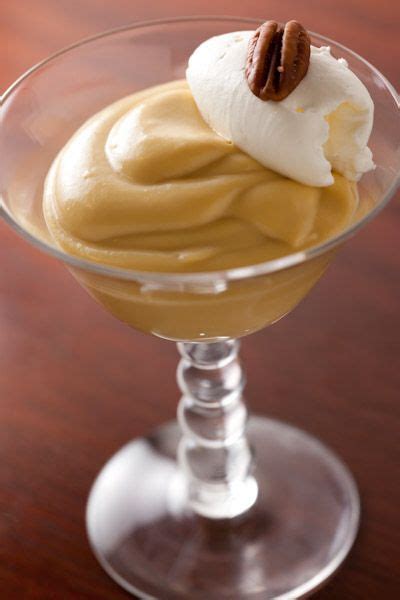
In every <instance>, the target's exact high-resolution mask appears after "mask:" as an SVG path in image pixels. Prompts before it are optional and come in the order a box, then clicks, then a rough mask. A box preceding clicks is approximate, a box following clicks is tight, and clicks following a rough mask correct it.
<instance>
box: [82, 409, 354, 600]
mask: <svg viewBox="0 0 400 600" xmlns="http://www.w3.org/2000/svg"><path fill="white" fill-rule="evenodd" d="M247 432H248V439H249V440H250V443H251V446H252V447H253V448H254V451H255V462H256V465H257V468H256V472H255V476H256V479H257V481H258V484H259V494H258V498H257V501H256V503H255V505H254V506H253V507H252V508H251V509H250V510H249V511H248V512H246V513H244V514H243V515H241V516H239V517H235V518H234V519H223V520H217V519H207V518H204V517H201V516H198V515H196V514H194V513H193V511H192V510H191V509H190V508H189V507H188V503H187V495H186V486H185V482H184V479H183V476H182V475H181V472H180V470H179V469H178V466H177V463H176V462H175V461H176V452H177V446H178V442H179V439H180V436H181V433H180V431H179V428H178V426H177V424H175V423H171V424H167V425H164V426H163V427H160V428H159V429H158V430H156V431H155V432H154V433H153V434H152V435H150V436H149V437H147V438H141V439H138V440H135V441H132V442H130V443H129V444H127V445H126V446H124V447H123V448H122V449H121V450H120V451H119V452H118V453H117V454H116V455H115V456H114V457H113V458H112V459H111V460H110V461H109V462H108V463H107V464H106V465H105V467H104V468H103V470H102V471H101V472H100V474H99V476H98V478H97V480H96V481H95V483H94V485H93V488H92V491H91V493H90V497H89V501H88V506H87V529H88V535H89V539H90V543H91V545H92V548H93V550H94V552H95V554H96V556H97V558H98V560H99V561H100V563H101V565H102V566H103V567H104V569H105V570H106V571H107V573H108V574H109V575H110V576H111V577H112V578H113V579H115V581H116V582H117V583H119V584H120V585H121V586H122V587H124V588H125V589H126V590H128V591H129V592H131V593H133V594H137V595H138V596H139V597H140V598H145V599H154V598H157V599H160V600H175V599H183V598H187V599H190V600H197V599H198V600H200V599H201V600H224V599H226V600H236V599H240V600H244V599H247V598H251V599H253V600H256V599H258V600H266V599H269V598H275V599H278V598H279V599H283V598H285V599H288V600H289V599H290V600H293V599H294V598H300V597H303V596H304V595H306V594H309V593H310V592H311V591H313V590H315V589H316V588H318V587H319V586H320V585H321V584H322V583H323V582H324V581H325V580H326V579H327V578H328V577H330V575H332V573H333V572H334V571H335V570H336V569H337V568H338V566H339V565H340V564H341V562H342V561H343V559H344V558H345V557H346V555H347V553H348V552H349V550H350V548H351V546H352V543H353V541H354V538H355V536H356V533H357V527H358V520H359V511H360V504H359V497H358V493H357V489H356V486H355V483H354V481H353V479H352V477H351V475H350V473H349V472H348V470H347V468H346V467H345V466H344V465H343V464H342V463H341V462H340V461H339V460H338V459H337V458H336V457H335V456H334V454H332V452H331V451H330V450H328V449H327V448H326V447H325V446H323V445H322V444H321V443H320V442H318V441H317V440H316V439H314V438H312V437H310V436H309V435H307V434H306V433H304V432H303V431H300V430H299V429H296V428H294V427H291V426H289V425H286V424H284V423H280V422H279V421H274V420H269V419H264V418H259V417H253V418H251V419H250V420H249V425H248V429H247Z"/></svg>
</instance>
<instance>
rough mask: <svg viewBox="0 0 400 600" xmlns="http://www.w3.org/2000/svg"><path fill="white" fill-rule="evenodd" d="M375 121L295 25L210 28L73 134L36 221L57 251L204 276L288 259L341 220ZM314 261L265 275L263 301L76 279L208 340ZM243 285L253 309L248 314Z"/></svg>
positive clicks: (297, 285) (249, 288)
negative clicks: (170, 76)
mask: <svg viewBox="0 0 400 600" xmlns="http://www.w3.org/2000/svg"><path fill="white" fill-rule="evenodd" d="M372 120H373V103H372V100H371V98H370V96H369V94H368V91H367V90H366V88H365V87H364V86H363V84H362V83H361V82H360V81H359V79H358V78H357V77H356V76H355V75H354V74H353V73H352V72H351V70H350V69H349V68H348V66H347V65H346V63H345V62H344V61H342V60H340V59H339V60H337V59H335V58H334V57H332V56H331V54H330V51H329V48H314V47H311V48H310V44H309V40H308V35H307V33H306V32H305V30H304V29H303V28H302V27H301V26H300V25H299V24H297V23H295V22H290V23H288V24H287V25H286V26H285V28H284V29H283V28H280V27H279V26H278V25H277V24H276V23H274V22H267V23H266V24H264V25H263V26H262V27H261V28H259V30H257V32H252V31H248V32H234V33H230V34H225V35H222V36H218V37H215V38H211V39H210V40H207V41H206V42H204V43H203V44H201V45H200V46H199V48H197V49H196V50H195V52H194V53H193V55H192V56H191V58H190V60H189V64H188V69H187V74H186V81H185V80H181V81H173V82H170V83H167V84H164V85H159V86H156V87H152V88H149V89H146V90H144V91H141V92H138V93H135V94H133V95H131V96H128V97H126V98H123V99H122V100H120V101H118V102H116V103H114V104H112V105H110V106H108V107H106V108H105V109H104V110H102V111H101V112H100V113H98V114H96V115H94V116H93V117H92V118H91V119H90V120H89V121H87V122H86V123H84V125H83V126H82V127H81V128H80V129H79V130H78V131H77V132H76V133H75V135H74V136H73V137H72V138H71V139H70V141H69V142H68V143H67V144H66V146H65V147H64V148H63V149H62V150H61V152H60V153H59V155H58V156H57V157H56V159H55V161H54V163H53V165H52V167H51V169H50V172H49V174H48V177H47V179H46V183H45V189H44V201H43V210H44V216H45V219H46V223H47V226H48V229H49V232H50V234H51V236H52V238H53V239H54V241H55V243H56V244H58V245H59V246H60V247H62V248H63V249H64V250H66V251H67V252H68V253H70V254H73V255H76V256H78V257H81V258H85V259H88V260H92V261H95V262H98V263H102V264H108V265H113V266H117V267H122V268H129V269H135V270H138V271H146V272H149V271H150V272H170V273H181V272H188V273H193V272H203V271H204V272H208V271H216V270H222V269H230V268H235V267H242V266H246V265H254V264H257V263H261V262H265V261H268V260H271V259H274V258H279V257H282V256H286V255H288V254H291V253H293V252H296V251H298V250H302V249H305V248H308V247H310V246H313V245H317V244H320V243H321V242H323V241H325V240H327V239H329V238H330V237H333V236H335V235H336V234H338V233H339V232H340V231H341V230H344V229H345V228H346V227H348V226H349V225H350V224H351V222H352V220H353V218H354V214H355V211H356V209H357V203H358V198H357V185H356V181H357V180H358V179H359V178H360V177H361V175H362V173H363V172H365V171H367V170H369V169H371V168H372V167H373V162H372V156H371V152H370V150H369V149H368V147H367V143H368V138H369V135H370V132H371V128H372ZM326 262H327V261H326V260H325V261H323V260H322V259H321V261H320V263H321V264H320V267H318V268H313V267H312V265H311V266H310V265H307V264H304V265H302V268H303V276H304V277H303V279H304V281H302V277H301V276H300V275H301V273H300V272H298V273H297V274H296V276H295V278H294V280H293V281H292V279H293V277H292V275H293V273H292V272H291V271H289V272H282V273H276V274H275V279H276V282H275V283H274V285H275V284H276V288H275V289H276V298H275V297H274V299H273V302H271V292H273V291H274V290H273V289H272V288H271V285H270V284H269V285H270V287H269V289H268V290H266V288H265V285H263V282H262V281H260V280H257V281H256V282H252V283H251V282H248V281H247V282H246V283H244V282H242V283H243V285H239V282H237V283H236V284H235V285H231V286H228V287H227V288H226V289H223V290H220V293H219V294H218V295H217V296H215V297H214V298H212V299H210V297H208V298H207V297H206V295H204V294H202V293H199V294H197V293H196V292H195V293H189V292H187V293H186V295H184V292H182V291H181V292H179V293H178V292H176V291H174V290H166V289H163V290H162V289H159V290H156V291H155V290H154V286H153V289H152V290H151V292H150V293H149V291H148V289H143V288H142V287H140V285H137V286H136V287H133V286H132V284H130V287H129V290H128V288H127V287H124V286H125V283H126V282H119V284H118V285H117V284H116V283H115V285H110V283H109V282H107V284H106V285H105V284H104V281H102V282H101V283H100V281H101V278H100V279H99V278H97V279H96V276H94V275H93V276H91V275H89V274H85V276H84V282H83V283H84V284H85V285H86V287H88V288H89V290H90V291H91V293H92V294H93V295H95V296H96V297H97V298H98V299H99V300H100V301H101V302H102V303H103V304H104V305H106V306H107V307H108V308H109V309H110V310H111V311H112V312H113V313H114V314H116V316H118V317H119V318H121V319H123V320H125V321H127V322H129V323H131V324H132V325H134V326H135V327H138V328H139V329H144V330H146V331H153V332H155V333H158V334H160V335H166V336H168V337H177V338H186V339H196V338H198V337H199V336H200V334H203V335H202V337H207V338H209V337H213V336H216V335H230V336H232V335H240V334H242V333H244V332H248V331H250V330H254V329H256V328H259V327H260V326H264V325H265V324H266V323H267V322H272V321H274V320H276V319H277V318H279V317H280V316H282V315H283V314H284V313H286V312H287V311H288V310H290V308H292V307H293V305H294V304H296V303H297V302H298V301H299V299H301V297H302V296H303V295H304V293H305V292H306V291H307V289H309V287H311V285H312V284H313V283H314V282H315V280H316V279H317V278H318V276H319V275H320V273H321V272H322V270H323V268H324V267H325V266H326ZM314 267H316V265H314ZM291 273H292V274H291ZM80 278H81V279H82V274H81V275H80ZM288 278H289V279H288ZM89 280H90V281H89ZM285 281H286V282H289V284H288V285H286V284H285V285H286V288H285V289H282V285H281V284H282V282H283V283H285ZM264 283H265V282H264ZM278 283H279V285H278ZM285 285H284V287H285ZM235 286H236V287H235ZM288 289H289V293H288ZM266 292H268V298H269V300H267V301H266V304H267V305H268V306H264V305H263V301H262V298H263V297H264V296H265V293H266ZM248 294H250V295H252V296H254V295H255V296H257V305H258V308H257V309H254V310H255V312H254V313H252V314H250V315H249V316H248V318H247V319H245V318H244V314H243V302H247V303H248V302H249V297H248ZM258 296H260V297H258ZM227 300H228V305H224V303H225V302H226V301H227ZM232 300H234V302H236V304H237V303H238V304H237V310H238V311H239V312H240V311H242V317H241V322H239V321H238V319H239V320H240V315H239V313H238V314H236V313H235V315H234V319H235V323H236V325H234V323H233V321H232V319H231V316H232V315H231V316H229V315H225V313H226V311H232V310H234V309H233V306H232V305H231V301H232ZM182 303H183V304H184V305H185V306H187V307H188V311H189V314H188V316H187V319H186V321H187V322H186V321H185V317H184V313H185V308H184V307H183V304H182ZM196 304H197V308H195V306H196ZM178 305H180V306H178ZM199 306H200V309H199ZM218 307H219V308H218ZM240 307H242V308H240ZM175 309H176V312H174V310H175ZM177 309H179V311H180V312H179V314H178V312H177ZM266 309H267V310H266ZM193 310H195V311H196V310H198V314H197V317H196V314H195V313H193ZM234 312H235V311H234ZM246 312H247V311H245V313H246ZM219 313H220V314H219ZM266 313H268V315H267V314H266ZM160 315H161V323H162V325H160V324H159V322H160ZM190 319H191V321H192V322H191V323H190V322H189V321H190ZM196 319H197V321H196ZM168 320H170V323H169V324H168V323H166V321H168ZM156 321H157V322H158V325H157V324H155V323H156ZM184 321H185V322H186V325H185V326H180V325H182V323H183V322H184ZM228 321H229V323H230V324H229V326H226V325H227V323H228ZM231 321H232V322H231ZM179 322H180V323H179ZM207 323H208V324H209V325H208V324H207ZM235 327H236V331H233V329H235Z"/></svg>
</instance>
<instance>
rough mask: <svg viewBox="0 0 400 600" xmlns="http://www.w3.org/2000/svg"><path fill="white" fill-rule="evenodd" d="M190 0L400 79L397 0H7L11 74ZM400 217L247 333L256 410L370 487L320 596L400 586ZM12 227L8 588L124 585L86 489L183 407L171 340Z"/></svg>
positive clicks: (109, 590) (4, 39)
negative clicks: (96, 527) (135, 322)
mask: <svg viewBox="0 0 400 600" xmlns="http://www.w3.org/2000/svg"><path fill="white" fill-rule="evenodd" d="M245 6H246V8H245ZM294 6H296V8H295V9H294V8H293V7H294ZM189 13H190V14H200V13H203V14H204V13H214V14H237V15H243V13H246V15H248V16H257V17H265V18H276V19H278V20H288V19H289V18H297V19H299V20H301V22H303V23H304V25H305V26H306V27H308V28H309V29H311V30H315V31H318V32H320V33H323V34H325V35H327V36H331V37H333V38H336V39H338V40H339V41H341V42H343V43H344V44H345V45H349V46H351V47H352V48H353V49H354V50H356V51H358V52H360V53H361V54H362V55H364V56H365V57H366V58H367V59H369V60H370V61H372V62H373V63H374V64H375V65H376V66H377V67H378V68H379V69H381V70H382V71H383V72H384V73H385V74H386V75H387V76H388V77H389V78H390V79H391V80H392V81H393V82H394V83H395V84H398V83H399V75H400V73H399V64H400V55H399V46H398V35H399V21H400V8H399V4H398V3H396V2H394V0H381V1H380V2H377V1H374V0H325V1H324V2H321V1H320V0H308V1H306V2H303V3H302V4H301V8H300V5H299V4H297V3H296V5H294V3H290V2H282V1H281V0H269V2H268V9H267V8H266V7H265V5H264V3H261V2H259V1H258V0H247V2H246V5H244V4H243V2H239V1H236V0H230V2H226V1H223V0H213V2H204V1H199V0H197V1H192V2H190V3H189V2H187V1H185V0H173V1H170V2H163V1H161V0H158V1H156V0H153V1H152V2H151V1H148V0H147V1H145V0H136V1H135V2H132V1H130V0H113V2H109V1H106V0H57V1H55V0H35V2H34V3H32V2H30V1H29V0H19V1H14V2H7V3H1V5H0V45H1V46H0V50H1V52H0V89H1V90H4V89H5V88H6V87H7V86H8V85H9V84H10V83H11V82H12V81H13V80H14V79H15V78H16V77H17V76H18V75H19V74H20V73H21V72H22V71H23V70H25V69H26V68H28V67H29V66H30V65H31V64H33V63H34V62H36V61H37V60H40V59H41V58H44V57H45V56H46V55H47V54H49V53H51V52H53V51H55V50H56V49H57V48H59V47H60V46H63V45H65V44H68V43H70V42H72V41H74V40H76V39H77V38H80V37H83V36H86V35H89V34H91V33H95V32H98V31H101V30H103V29H106V28H110V27H114V26H118V25H122V24H125V23H127V22H130V21H133V20H137V19H145V18H154V17H160V16H166V15H179V14H189ZM399 231H400V207H399V205H398V202H396V201H394V202H392V203H391V205H390V207H389V208H387V209H386V210H385V211H384V212H383V214H382V215H381V216H379V217H378V218H377V219H376V220H375V222H374V223H372V224H371V225H369V226H368V227H366V228H365V230H364V231H362V232H361V233H360V234H359V235H358V236H357V237H356V238H355V239H354V240H352V241H351V242H349V243H348V244H347V246H346V247H345V249H344V250H343V251H342V252H341V253H340V255H339V256H338V258H337V260H336V262H335V264H334V265H333V266H332V267H331V269H330V271H329V272H328V274H327V275H326V276H325V278H323V279H322V281H321V283H320V284H319V285H318V286H317V288H316V289H315V291H314V292H313V294H311V296H310V297H309V298H308V299H307V300H306V301H305V302H304V303H303V304H302V305H301V306H300V307H299V308H298V309H297V310H296V311H295V312H294V313H293V314H292V315H290V316H289V317H287V318H286V319H283V320H282V321H281V322H280V323H279V324H277V325H275V326H274V327H272V328H271V329H270V330H267V331H264V332H262V333H259V334H257V335H254V336H252V337H251V338H249V339H247V340H245V341H244V343H243V358H244V361H245V364H246V366H247V372H248V377H249V384H248V388H247V396H248V399H249V404H250V407H251V409H252V410H253V411H254V412H259V413H264V414H270V415H272V416H275V417H279V418H281V419H284V420H288V421H290V422H292V423H295V424H297V425H299V426H300V427H304V428H306V429H307V430H309V431H310V432H312V433H314V434H316V435H318V436H319V437H321V438H322V439H323V440H325V441H326V442H327V443H329V444H330V445H331V446H332V447H333V448H334V449H336V450H337V451H338V452H339V453H340V454H341V456H342V457H343V458H344V459H345V461H346V462H347V464H348V465H349V467H350V468H351V470H352V472H353V473H354V475H355V476H356V478H357V481H358V484H359V487H360V490H361V494H362V501H363V518H362V525H361V531H360V535H359V537H358V540H357V542H356V545H355V547H354V550H353V551H352V553H351V556H350V557H349V559H348V560H347V561H346V563H345V565H344V567H343V568H342V569H341V571H340V573H339V574H338V575H337V576H336V577H335V578H334V579H333V580H332V581H331V583H330V584H329V585H328V586H327V587H326V588H325V589H323V590H322V591H321V592H319V593H318V594H317V595H316V597H317V598H319V599H320V600H339V599H340V600H342V599H344V600H347V599H348V600H365V599H366V598H368V600H374V599H377V600H381V599H388V600H389V599H391V598H394V597H395V596H396V595H397V593H398V590H399V588H400V576H399V570H398V566H399V561H400V555H399V547H400V534H399V531H400V527H399V525H400V522H399V508H398V507H399V505H400V486H399V479H398V465H399V463H400V450H399V444H398V434H399V425H400V414H399V396H400V392H399V390H400V367H399V359H400V342H399V333H400V311H399V298H400V276H399V270H400V255H399V251H398V241H399ZM1 240H2V241H1V256H2V276H1V280H0V285H1V289H0V291H1V305H0V306H1V315H0V318H1V344H2V348H1V375H0V386H1V390H0V391H1V403H0V449H1V463H0V584H1V587H0V589H1V592H0V594H1V597H2V598H5V599H7V600H14V599H18V600H19V599H22V598H23V599H38V600H39V599H40V600H42V599H57V600H58V599H62V600H69V599H71V600H72V599H74V600H75V599H79V600H80V599H90V600H94V599H97V600H98V599H100V600H103V599H104V600H106V599H107V600H109V599H117V598H121V599H122V598H127V595H126V594H125V592H123V591H122V590H120V589H119V588H118V587H117V586H116V585H115V584H114V583H113V582H112V581H111V580H110V579H109V578H108V577H107V576H106V575H105V574H104V573H103V571H102V570H101V568H100V567H99V566H98V565H97V563H96V561H95V559H94V557H93V556H92V554H91V552H90V549H89V547H88V544H87V541H86V537H85V528H84V506H85V501H86V496H87V493H88V491H89V488H90V485H91V482H92V480H93V478H94V476H95V475H96V473H97V471H98V470H99V469H100V467H101V466H102V464H103V463H104V462H105V461H106V459H107V458H109V456H110V455H111V454H112V453H113V452H114V451H115V450H117V449H118V448H119V447H120V446H121V445H122V444H124V443H125V442H126V441H128V440H129V439H131V438H132V437H134V436H138V435H141V434H143V433H145V432H146V431H148V430H149V429H150V428H152V427H153V426H155V425H156V424H158V423H161V422H163V421H165V420H167V419H169V418H171V417H173V415H174V412H175V407H176V402H177V389H176V385H175V382H174V372H175V367H176V362H177V356H176V353H175V350H174V347H173V345H172V344H168V343H167V342H162V341H159V340H156V339H152V338H150V337H146V336H143V335H140V334H138V333H134V332H132V331H129V330H128V329H127V328H125V327H124V326H123V325H122V324H120V323H118V322H117V321H115V320H113V318H112V317H111V316H109V315H108V314H106V313H105V312H103V311H102V309H101V308H100V307H98V306H97V305H95V304H94V302H93V301H92V300H91V299H90V298H89V297H88V296H86V295H85V292H84V291H83V290H82V289H80V288H79V287H78V286H77V285H76V283H75V282H74V281H73V280H72V278H71V277H70V276H69V275H68V273H67V272H66V270H65V269H64V268H63V267H62V266H61V265H60V264H58V263H56V262H55V261H54V260H52V259H51V258H49V257H47V256H45V255H43V254H40V253H39V252H38V251H37V250H35V249H33V248H30V247H29V246H28V245H27V244H26V243H25V242H24V241H22V240H21V239H19V238H18V237H17V236H16V235H15V234H14V232H12V231H11V230H10V229H9V228H8V227H6V226H5V225H3V224H1ZM155 371H156V372H157V374H158V375H157V377H154V372H155ZM160 373H162V378H161V377H160V376H159V374H160Z"/></svg>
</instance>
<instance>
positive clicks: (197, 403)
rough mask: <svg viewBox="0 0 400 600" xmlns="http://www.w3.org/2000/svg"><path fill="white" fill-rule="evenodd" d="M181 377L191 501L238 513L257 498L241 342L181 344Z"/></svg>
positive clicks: (201, 510)
mask: <svg viewBox="0 0 400 600" xmlns="http://www.w3.org/2000/svg"><path fill="white" fill-rule="evenodd" d="M178 350H179V352H180V354H181V356H182V358H181V361H180V363H179V366H178V372H177V379H178V385H179V387H180V389H181V391H182V398H181V401H180V404H179V407H178V421H179V424H180V426H181V428H182V432H183V437H182V440H181V442H180V444H179V453H178V456H179V462H180V465H181V468H182V469H183V470H184V473H185V475H186V477H187V481H188V491H189V503H190V505H191V507H192V508H193V510H195V511H196V512H197V513H198V514H201V515H203V516H206V517H211V518H230V517H235V516H237V515H239V514H241V513H243V512H244V511H245V510H247V509H248V508H249V507H250V506H252V505H253V504H254V502H255V500H256V498H257V483H256V481H255V479H254V477H253V475H252V473H251V465H252V454H251V449H250V446H249V443H248V441H247V439H246V434H245V430H246V421H247V410H246V406H245V404H244V402H243V395H242V391H243V387H244V383H245V378H244V375H243V371H242V368H241V364H240V361H239V357H238V350H239V342H238V341H234V340H228V341H220V342H215V343H186V342H183V343H179V344H178Z"/></svg>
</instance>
